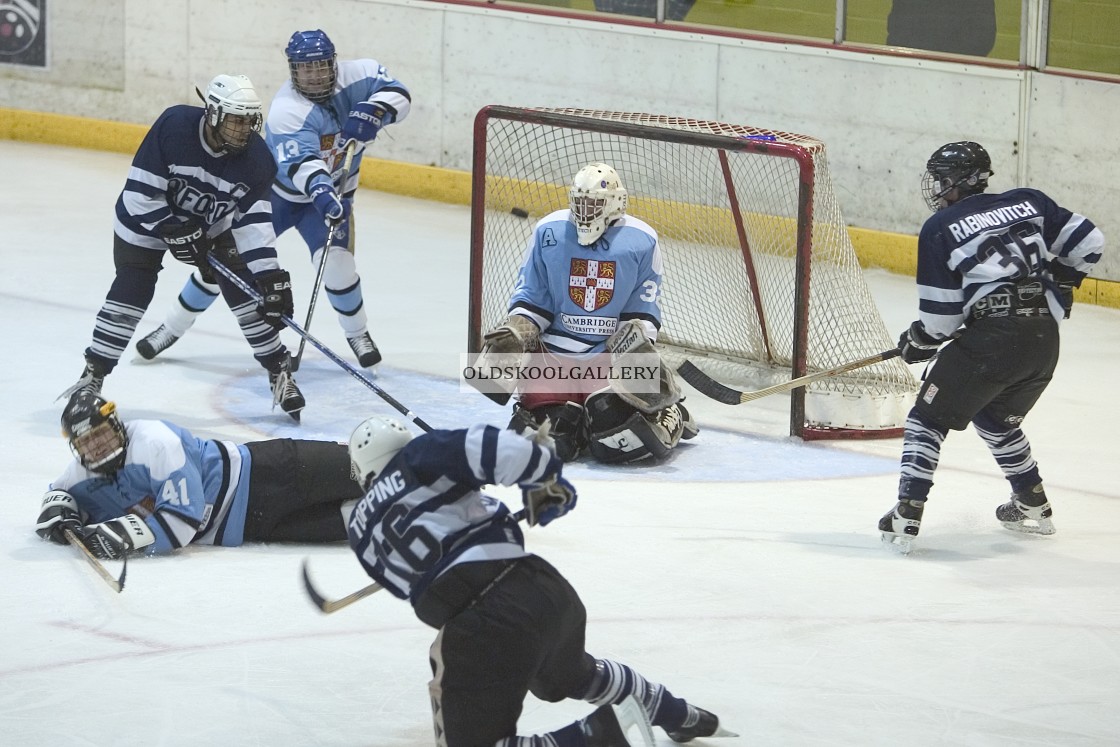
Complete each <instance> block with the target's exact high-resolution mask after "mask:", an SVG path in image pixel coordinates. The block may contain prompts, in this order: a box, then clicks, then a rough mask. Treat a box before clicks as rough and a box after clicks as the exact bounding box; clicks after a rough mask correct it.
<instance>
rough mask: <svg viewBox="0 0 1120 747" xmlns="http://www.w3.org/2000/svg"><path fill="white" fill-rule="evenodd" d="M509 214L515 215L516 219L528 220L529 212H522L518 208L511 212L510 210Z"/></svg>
mask: <svg viewBox="0 0 1120 747" xmlns="http://www.w3.org/2000/svg"><path fill="white" fill-rule="evenodd" d="M510 212H511V213H513V214H514V215H516V216H517V217H518V218H528V217H529V211H528V210H522V209H521V208H518V207H515V208H514V209H513V210H510Z"/></svg>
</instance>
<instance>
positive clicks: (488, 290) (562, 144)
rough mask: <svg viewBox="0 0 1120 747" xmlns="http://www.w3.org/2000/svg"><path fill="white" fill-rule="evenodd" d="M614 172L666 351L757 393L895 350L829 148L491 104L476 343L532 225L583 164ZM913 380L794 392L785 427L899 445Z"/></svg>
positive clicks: (496, 315)
mask: <svg viewBox="0 0 1120 747" xmlns="http://www.w3.org/2000/svg"><path fill="white" fill-rule="evenodd" d="M592 161H603V162H606V163H609V164H611V165H612V166H614V168H615V169H616V170H617V171H618V173H619V176H620V177H621V179H622V182H623V185H624V186H625V187H626V189H627V190H628V192H629V194H630V202H629V210H628V212H630V213H631V214H633V215H635V216H636V217H638V218H641V219H642V220H644V221H646V222H647V223H649V224H650V225H651V226H653V228H655V229H656V230H657V231H658V234H659V236H660V240H661V251H662V254H663V259H664V284H663V286H664V287H663V295H662V299H661V305H662V313H663V327H662V329H661V332H660V336H659V338H658V349H659V350H660V351H661V353H662V355H663V357H664V358H665V359H666V360H667V361H668V362H669V364H670V365H672V366H674V367H675V366H677V365H679V364H680V363H681V362H683V361H684V360H690V361H692V362H693V363H694V364H695V365H696V366H697V367H699V368H700V369H701V370H702V371H704V372H705V373H707V374H709V375H710V376H712V377H713V378H715V379H717V380H719V381H721V382H724V383H727V384H730V385H736V386H739V387H744V386H745V387H750V388H756V389H757V388H761V387H765V386H770V385H773V384H775V383H779V382H782V381H787V380H789V379H790V378H795V377H800V376H804V375H806V374H808V373H812V372H814V371H822V370H826V369H831V368H835V367H837V366H840V365H843V364H845V363H848V362H850V361H853V360H857V359H860V358H864V357H867V356H868V355H872V354H875V353H878V352H880V351H882V350H885V349H888V348H890V347H892V346H893V345H894V339H893V338H892V337H891V336H890V335H889V334H888V332H887V330H886V327H885V325H884V323H883V321H882V319H881V317H880V316H879V313H878V311H877V309H876V306H875V303H874V300H873V299H872V297H871V293H870V291H869V290H868V288H867V285H866V282H865V280H864V277H863V271H862V269H861V268H860V266H859V262H858V259H857V257H856V254H855V250H854V249H853V247H852V244H851V240H850V238H849V237H848V233H847V228H846V225H845V223H844V220H843V217H842V215H841V213H840V208H839V205H838V203H837V200H836V197H835V195H834V193H833V190H832V185H831V180H830V178H829V173H828V162H827V158H826V152H825V146H824V144H823V143H822V142H820V141H819V140H816V139H814V138H811V137H807V136H805V135H798V134H794V133H788V132H779V131H775V130H767V129H759V128H755V127H746V126H740V125H731V124H723V123H719V122H709V121H704V120H695V119H687V118H683V117H669V116H660V115H653V114H638V113H625V112H608V111H593V110H584V109H526V108H517V107H509V106H487V107H484V108H483V109H482V110H481V111H479V113H478V115H477V116H476V118H475V125H474V159H473V166H472V168H473V175H472V181H473V183H472V199H471V278H470V319H469V330H468V346H469V349H470V350H471V351H472V352H477V351H478V350H479V349H480V345H481V338H482V334H483V333H484V332H485V331H487V330H488V329H490V328H492V327H493V326H495V325H497V324H499V323H500V322H501V321H502V320H503V319H504V318H505V315H506V311H507V306H506V305H507V303H508V301H509V297H510V295H511V293H512V291H513V286H514V283H515V281H516V279H517V271H518V268H519V267H520V264H521V261H522V259H523V257H524V254H525V250H526V247H527V244H528V241H529V238H530V237H531V235H532V231H533V226H534V224H535V222H536V221H537V220H539V219H540V218H542V217H543V216H545V215H547V214H548V213H550V212H552V211H554V210H558V209H561V208H565V207H567V204H568V187H569V185H570V183H571V180H572V177H573V176H574V175H575V173H576V172H577V171H578V170H579V169H580V168H581V167H582V166H584V165H586V164H587V163H590V162H592ZM916 390H917V382H916V381H915V380H914V377H913V376H912V375H911V373H910V371H909V369H908V368H907V367H906V365H905V364H904V363H902V362H901V361H900V360H898V359H894V360H889V361H884V362H882V363H877V364H875V365H872V366H868V367H866V368H861V369H859V370H855V371H851V372H849V373H846V374H843V375H839V376H835V377H830V378H827V379H824V380H821V381H817V382H813V383H812V384H810V385H808V386H806V387H803V388H799V389H796V390H794V392H793V393H792V394H791V395H790V434H791V435H795V436H800V437H802V438H805V439H818V438H867V437H886V436H897V435H899V434H900V433H901V428H902V425H903V422H904V421H905V417H906V413H907V411H908V409H909V407H910V405H911V404H912V402H913V396H914V393H915V391H916Z"/></svg>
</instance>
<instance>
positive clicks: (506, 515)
mask: <svg viewBox="0 0 1120 747" xmlns="http://www.w3.org/2000/svg"><path fill="white" fill-rule="evenodd" d="M528 435H529V436H531V437H532V440H530V439H529V438H527V437H525V436H522V435H519V434H517V433H514V432H513V431H510V430H501V429H499V428H495V427H493V426H491V425H474V426H471V427H470V428H465V429H462V430H438V431H431V432H429V433H425V434H423V435H421V436H418V437H416V438H415V439H413V438H412V436H411V434H410V433H409V432H408V431H407V430H406V429H405V427H404V426H403V425H402V424H401V423H399V422H398V421H396V420H394V419H392V418H386V417H373V418H370V419H368V420H366V421H364V422H363V423H361V424H360V425H359V426H358V427H357V428H356V429H355V430H354V433H353V434H352V435H351V436H350V460H351V464H352V467H351V473H352V474H353V476H354V479H355V480H357V481H358V482H359V483H360V484H361V485H362V487H363V489H364V490H365V497H364V498H362V499H361V500H360V501H359V502H358V504H357V505H356V506H355V507H354V510H353V512H352V513H351V515H350V520H349V524H348V529H349V533H350V546H351V548H352V549H353V550H354V553H355V554H356V555H357V556H358V561H359V562H360V563H361V565H362V568H363V569H365V571H366V573H367V574H369V576H370V577H371V578H373V579H374V580H375V581H377V582H378V583H379V584H381V585H382V586H383V587H384V588H385V589H386V590H388V591H389V593H391V594H392V595H393V596H395V597H397V598H399V599H405V600H408V601H409V602H410V603H411V604H412V608H413V611H414V612H415V613H416V616H417V618H419V619H420V621H421V622H423V623H424V624H426V625H429V626H431V627H433V628H435V629H437V630H438V631H439V633H438V635H437V636H436V639H435V641H434V642H433V643H432V646H431V650H430V660H431V667H432V680H431V683H430V685H429V689H430V692H431V699H432V717H433V721H434V727H435V732H436V742H437V744H440V745H443V746H444V747H482V746H483V745H487V746H489V745H494V746H495V747H628V745H630V744H631V743H630V742H628V741H627V740H626V739H625V737H624V736H623V733H624V732H623V726H622V724H626V725H630V724H637V725H639V728H644V729H645V733H646V734H647V735H648V736H649V741H648V742H647V743H648V744H652V743H653V741H652V733H651V732H652V730H651V729H650V723H652V725H653V726H659V727H661V728H663V729H664V730H665V731H666V732H667V733H668V734H669V736H670V738H672V739H673V740H675V741H678V742H687V741H690V740H692V739H694V738H696V737H706V736H713V735H717V734H718V735H720V736H730V734H729V733H726V732H723V730H722V729H721V728H720V726H719V719H718V718H717V717H716V716H715V715H714V714H712V713H710V712H708V711H705V710H703V709H701V708H697V707H695V706H692V705H690V704H688V703H687V702H685V701H684V700H682V699H681V698H678V697H676V696H674V695H673V694H672V693H671V692H670V691H669V690H667V689H666V688H665V687H664V686H662V685H660V684H658V683H656V682H650V681H648V680H646V679H645V678H644V677H643V676H642V675H641V674H639V673H638V672H636V671H634V670H633V669H631V668H630V667H629V666H627V665H625V664H622V663H619V662H617V661H612V660H610V659H598V658H596V657H594V656H592V655H591V654H589V653H587V651H586V650H585V647H584V640H585V638H586V627H587V612H586V610H585V609H584V606H583V602H582V601H581V600H580V598H579V595H578V594H577V593H576V590H575V589H573V588H572V586H571V584H569V583H568V581H567V580H566V579H565V578H564V577H563V576H561V575H560V573H559V571H557V570H556V569H555V568H554V567H552V565H550V564H549V563H547V562H546V561H545V560H544V559H543V558H540V557H538V556H537V555H534V554H532V553H529V552H527V551H526V550H525V538H524V535H523V534H522V531H521V527H520V526H519V524H518V522H517V520H516V519H515V518H514V516H513V515H512V514H510V512H509V510H508V509H507V508H506V506H505V505H504V504H503V503H502V502H501V501H499V500H497V499H495V498H491V497H489V496H486V495H483V493H482V492H481V490H482V488H483V487H484V486H485V485H490V484H497V485H518V486H519V487H520V488H521V491H522V500H523V502H524V505H525V509H526V511H525V513H526V515H527V521H528V524H529V526H537V525H540V526H545V525H547V524H549V523H551V522H552V521H554V520H555V519H557V518H559V517H561V516H563V515H565V514H566V513H568V512H569V511H570V510H571V509H573V508H574V507H575V505H576V490H575V488H574V487H573V486H572V485H571V483H569V482H568V481H567V480H566V479H564V477H563V476H562V471H563V462H562V461H561V460H560V459H559V458H558V457H557V456H556V454H555V453H554V452H553V450H552V446H553V444H552V443H551V439H550V437H549V434H548V427H547V426H542V428H541V429H540V430H538V431H534V432H533V433H531V434H528ZM529 692H532V693H533V695H535V696H536V697H538V698H540V699H541V700H544V701H548V702H559V701H562V700H564V699H566V698H572V699H575V700H583V701H587V702H589V703H591V704H592V705H595V706H597V707H598V709H597V710H596V711H594V712H593V713H591V714H590V715H588V716H587V717H585V718H582V719H579V720H578V721H575V722H574V723H571V724H569V725H567V726H565V727H563V728H561V729H557V730H556V731H553V732H550V733H548V734H540V735H534V736H523V737H518V736H516V734H517V719H518V716H519V715H520V714H521V709H522V707H523V704H524V700H525V695H526V694H527V693H529ZM613 706H620V708H619V709H618V711H619V713H621V716H622V718H621V719H620V717H619V713H616V710H615V708H614V707H613Z"/></svg>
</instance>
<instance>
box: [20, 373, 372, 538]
mask: <svg viewBox="0 0 1120 747" xmlns="http://www.w3.org/2000/svg"><path fill="white" fill-rule="evenodd" d="M62 431H63V434H64V435H65V436H66V438H67V439H68V440H69V442H70V448H71V449H72V450H73V452H74V460H73V461H72V462H71V463H70V465H69V466H68V467H67V468H66V470H65V471H64V472H63V473H62V475H61V476H60V477H59V478H58V479H57V480H55V481H54V482H52V483H51V484H50V489H49V490H48V491H47V493H46V495H44V496H43V503H42V508H41V511H40V513H39V520H38V522H37V523H36V525H35V531H36V532H38V534H39V536H40V537H43V538H44V539H49V540H51V541H53V542H58V543H60V544H66V538H65V535H64V532H63V530H64V529H70V530H72V531H73V532H74V534H75V535H76V536H77V537H78V538H79V539H80V540H81V542H82V543H83V544H84V545H85V546H86V547H88V548H89V549H90V550H91V551H92V552H93V554H94V555H96V556H97V557H99V558H101V559H103V560H115V559H118V558H120V557H122V556H123V555H124V554H125V553H128V552H131V551H142V552H144V553H148V554H156V553H168V552H172V551H174V550H177V549H179V548H180V547H185V546H186V545H188V544H196V545H224V546H227V547H234V546H237V545H241V544H242V543H244V542H338V541H341V540H344V539H346V526H345V515H344V514H343V509H344V504H345V503H346V502H347V501H351V502H352V501H355V500H357V499H358V498H359V497H361V491H360V490H359V489H358V488H357V486H356V485H355V484H354V482H353V480H351V479H350V461H349V457H348V455H347V449H346V446H345V445H344V444H339V443H333V442H327V441H303V440H293V439H286V438H284V439H275V440H270V441H256V442H251V443H245V444H236V443H232V442H230V441H217V440H210V439H202V438H196V437H194V436H193V435H191V434H190V433H189V432H188V431H186V430H185V429H183V428H180V427H179V426H177V425H173V424H172V423H168V422H167V421H164V420H131V421H128V422H127V423H126V422H123V421H122V420H121V418H120V416H119V415H118V414H117V409H116V405H115V404H114V403H112V402H109V401H107V400H105V399H104V398H103V397H101V395H99V394H94V393H92V392H77V393H75V394H74V395H73V396H72V397H71V399H70V401H69V402H68V403H67V405H66V409H65V410H64V411H63V413H62ZM349 508H350V506H348V505H347V506H345V509H347V510H348V509H349ZM346 515H348V513H347V514H346Z"/></svg>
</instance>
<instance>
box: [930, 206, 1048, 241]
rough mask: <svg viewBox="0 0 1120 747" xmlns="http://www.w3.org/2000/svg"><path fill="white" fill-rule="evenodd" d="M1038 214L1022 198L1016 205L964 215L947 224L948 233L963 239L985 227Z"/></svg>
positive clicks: (1005, 223)
mask: <svg viewBox="0 0 1120 747" xmlns="http://www.w3.org/2000/svg"><path fill="white" fill-rule="evenodd" d="M1035 215H1038V210H1037V209H1035V206H1034V205H1032V204H1031V203H1030V201H1029V200H1023V201H1022V202H1020V203H1019V204H1017V205H1007V206H1005V207H1000V208H995V209H994V210H987V211H985V212H982V213H973V214H972V215H966V216H965V217H963V218H961V219H960V220H958V221H955V222H953V223H950V224H949V233H951V234H953V238H954V239H956V240H957V241H965V240H966V239H967V238H968V237H969V236H972V235H973V234H977V233H979V232H980V231H983V230H984V229H986V228H997V227H999V226H1005V225H1007V224H1008V223H1013V222H1015V221H1017V220H1021V219H1022V218H1030V217H1033V216H1035Z"/></svg>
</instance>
